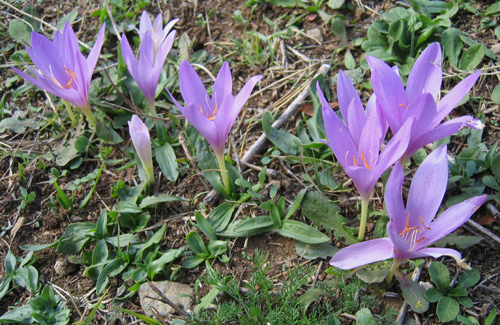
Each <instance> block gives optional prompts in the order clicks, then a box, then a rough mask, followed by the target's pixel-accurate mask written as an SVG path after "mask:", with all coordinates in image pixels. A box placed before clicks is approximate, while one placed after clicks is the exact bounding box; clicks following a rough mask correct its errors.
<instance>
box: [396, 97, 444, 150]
mask: <svg viewBox="0 0 500 325" xmlns="http://www.w3.org/2000/svg"><path fill="white" fill-rule="evenodd" d="M432 96H433V95H432V94H431V93H425V94H423V95H422V96H420V97H418V98H417V100H415V101H413V102H412V103H410V105H408V107H407V108H406V109H405V111H404V112H403V115H402V117H401V120H402V121H406V119H408V118H409V117H410V116H413V117H414V118H415V121H414V122H413V125H412V133H411V140H410V145H411V142H412V140H413V139H417V138H418V137H420V136H421V135H422V134H424V133H425V132H426V131H428V130H429V129H431V128H432V125H431V123H432V120H433V119H434V117H435V116H436V114H437V108H436V102H435V100H434V98H433V97H432ZM410 145H409V146H410Z"/></svg>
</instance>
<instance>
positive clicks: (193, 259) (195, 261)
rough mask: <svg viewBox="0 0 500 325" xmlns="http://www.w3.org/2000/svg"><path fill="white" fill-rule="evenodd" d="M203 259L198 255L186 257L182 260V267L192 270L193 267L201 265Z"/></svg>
mask: <svg viewBox="0 0 500 325" xmlns="http://www.w3.org/2000/svg"><path fill="white" fill-rule="evenodd" d="M205 259H206V258H205V257H201V256H198V255H194V256H188V257H186V258H185V259H184V261H182V267H183V268H185V269H192V268H193V267H195V266H198V265H200V263H203V261H204V260H205Z"/></svg>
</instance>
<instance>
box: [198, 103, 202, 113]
mask: <svg viewBox="0 0 500 325" xmlns="http://www.w3.org/2000/svg"><path fill="white" fill-rule="evenodd" d="M198 107H199V108H200V112H201V114H203V108H201V105H199V106H198Z"/></svg>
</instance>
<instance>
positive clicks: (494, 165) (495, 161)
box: [491, 153, 500, 179]
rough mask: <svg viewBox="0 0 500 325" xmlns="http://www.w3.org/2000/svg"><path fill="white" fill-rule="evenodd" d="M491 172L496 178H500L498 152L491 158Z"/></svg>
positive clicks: (499, 156) (499, 154)
mask: <svg viewBox="0 0 500 325" xmlns="http://www.w3.org/2000/svg"><path fill="white" fill-rule="evenodd" d="M491 172H492V173H493V175H495V177H496V178H497V179H500V153H498V154H497V155H496V156H494V157H493V159H491Z"/></svg>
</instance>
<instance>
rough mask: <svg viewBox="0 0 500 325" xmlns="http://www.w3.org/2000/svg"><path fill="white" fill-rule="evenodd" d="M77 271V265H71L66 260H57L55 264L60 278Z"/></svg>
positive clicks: (55, 269)
mask: <svg viewBox="0 0 500 325" xmlns="http://www.w3.org/2000/svg"><path fill="white" fill-rule="evenodd" d="M75 270H76V265H73V264H70V263H68V261H66V260H57V261H56V263H55V264H54V271H56V273H57V274H58V275H60V276H65V275H68V274H70V273H71V272H74V271H75Z"/></svg>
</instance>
